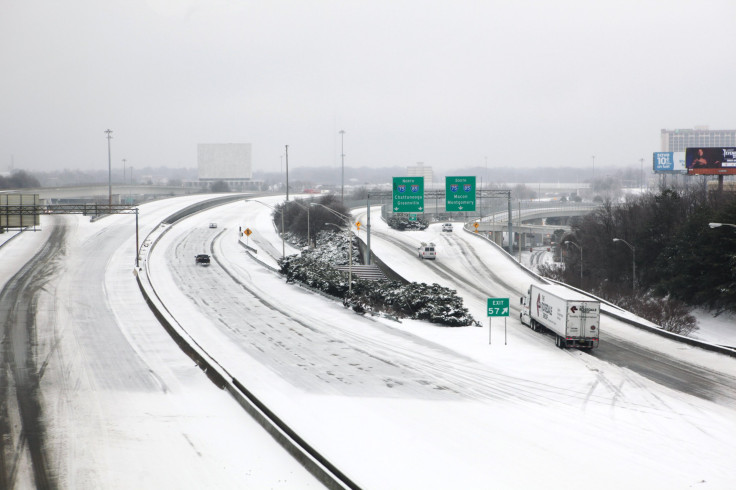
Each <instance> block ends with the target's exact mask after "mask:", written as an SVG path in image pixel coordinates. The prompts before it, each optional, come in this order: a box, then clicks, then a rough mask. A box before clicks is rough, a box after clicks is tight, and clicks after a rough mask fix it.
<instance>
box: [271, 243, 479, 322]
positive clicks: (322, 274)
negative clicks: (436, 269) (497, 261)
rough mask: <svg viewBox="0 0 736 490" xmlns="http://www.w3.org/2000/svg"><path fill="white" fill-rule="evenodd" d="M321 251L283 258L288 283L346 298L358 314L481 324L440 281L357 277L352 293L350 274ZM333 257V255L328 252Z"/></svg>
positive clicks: (283, 272)
mask: <svg viewBox="0 0 736 490" xmlns="http://www.w3.org/2000/svg"><path fill="white" fill-rule="evenodd" d="M320 255H321V252H315V251H313V250H310V251H305V252H303V253H302V254H301V255H290V256H288V257H285V258H283V259H280V260H279V264H280V266H281V272H282V274H284V275H285V276H286V281H287V282H293V281H299V282H301V283H303V284H306V285H307V286H309V287H312V288H315V289H318V290H320V291H322V292H324V293H327V294H329V295H331V296H335V297H337V298H342V299H343V304H344V305H345V307H346V308H351V309H352V310H353V311H355V312H356V313H360V314H364V313H373V312H383V313H387V314H391V315H394V316H397V317H399V318H412V319H416V320H426V321H429V322H431V323H437V324H440V325H447V326H451V327H462V326H468V325H473V324H477V322H476V321H475V320H474V319H473V317H472V316H471V315H470V313H469V312H468V310H467V308H464V307H463V300H462V298H460V297H458V296H457V293H456V292H455V291H454V290H452V289H448V288H445V287H442V286H440V285H438V284H432V285H427V284H424V283H421V284H420V283H411V284H407V285H404V284H402V283H400V282H395V281H390V282H374V281H366V280H363V279H358V278H356V277H353V281H352V294H350V293H349V289H348V274H347V273H345V272H340V271H338V270H336V269H334V267H333V265H332V264H330V263H329V262H327V261H325V260H322V259H321V258H318V257H320ZM327 255H328V256H329V254H327Z"/></svg>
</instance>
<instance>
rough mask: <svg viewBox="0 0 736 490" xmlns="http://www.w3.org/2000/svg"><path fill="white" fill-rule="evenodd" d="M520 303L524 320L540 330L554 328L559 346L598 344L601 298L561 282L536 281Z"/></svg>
mask: <svg viewBox="0 0 736 490" xmlns="http://www.w3.org/2000/svg"><path fill="white" fill-rule="evenodd" d="M520 302H521V313H520V314H519V316H520V319H521V323H523V324H524V325H528V326H529V327H531V329H532V330H534V331H536V332H539V331H543V330H548V331H550V332H551V333H552V334H553V335H554V337H555V345H556V346H557V347H559V348H561V349H565V348H567V347H580V348H583V349H593V348H595V347H598V335H599V333H600V319H601V304H600V302H599V301H596V300H594V299H591V298H589V297H588V296H585V295H583V294H580V293H577V292H575V291H572V290H570V289H568V288H566V287H564V286H560V285H557V284H551V285H543V286H539V285H537V284H532V285H531V286H529V291H528V292H527V295H526V296H522V297H521V299H520Z"/></svg>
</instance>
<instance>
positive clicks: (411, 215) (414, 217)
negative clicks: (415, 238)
mask: <svg viewBox="0 0 736 490" xmlns="http://www.w3.org/2000/svg"><path fill="white" fill-rule="evenodd" d="M416 220H417V213H411V214H409V221H416Z"/></svg>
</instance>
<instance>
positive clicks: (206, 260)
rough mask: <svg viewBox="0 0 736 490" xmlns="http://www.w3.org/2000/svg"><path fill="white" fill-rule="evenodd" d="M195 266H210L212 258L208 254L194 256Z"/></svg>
mask: <svg viewBox="0 0 736 490" xmlns="http://www.w3.org/2000/svg"><path fill="white" fill-rule="evenodd" d="M194 263H195V264H202V265H210V256H209V255H207V254H199V255H195V256H194Z"/></svg>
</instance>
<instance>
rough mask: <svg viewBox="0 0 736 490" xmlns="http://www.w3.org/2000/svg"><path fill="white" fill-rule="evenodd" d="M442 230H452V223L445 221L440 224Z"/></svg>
mask: <svg viewBox="0 0 736 490" xmlns="http://www.w3.org/2000/svg"><path fill="white" fill-rule="evenodd" d="M442 231H452V223H445V224H443V225H442Z"/></svg>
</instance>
